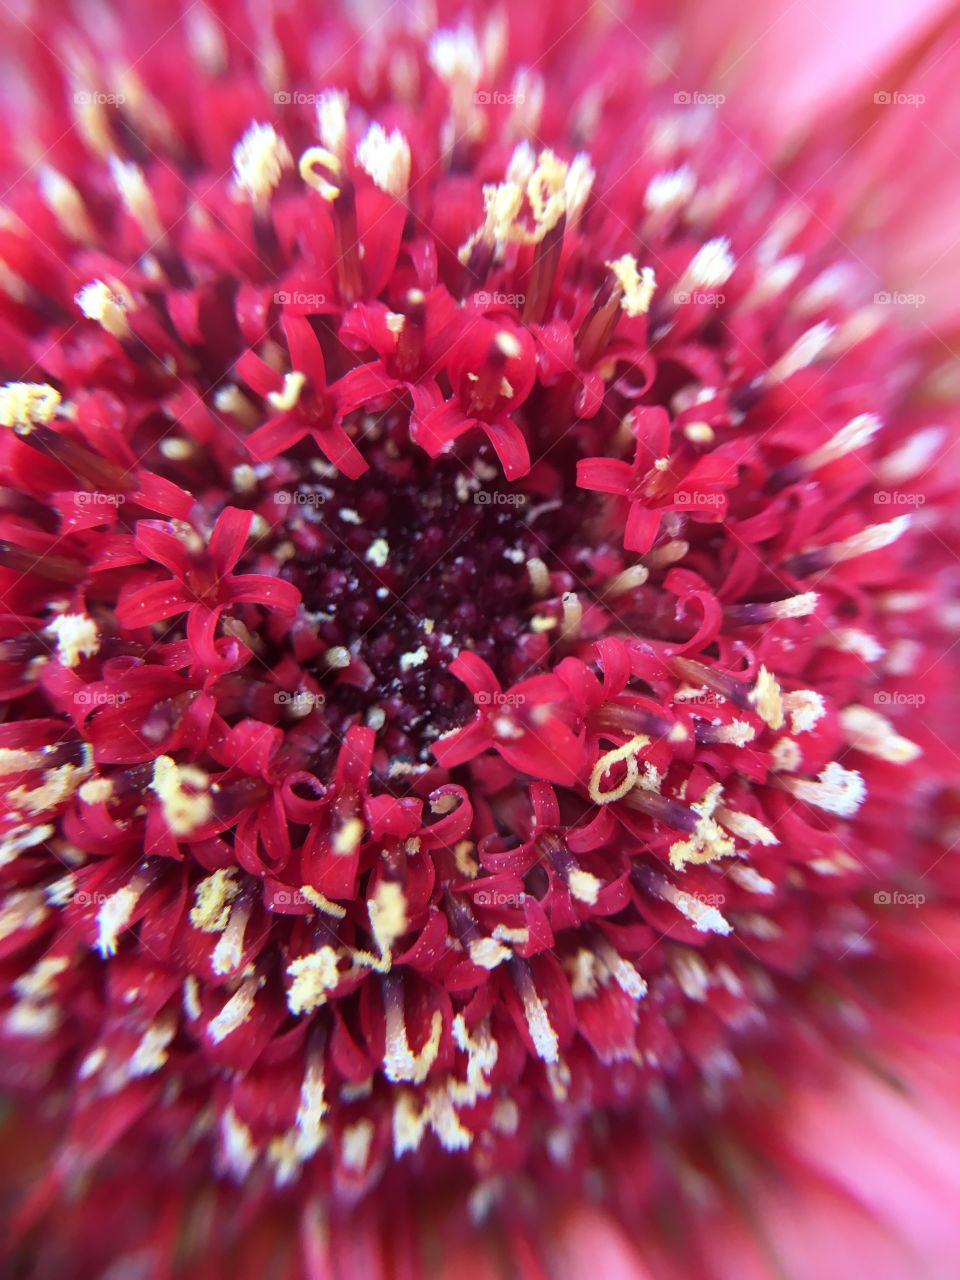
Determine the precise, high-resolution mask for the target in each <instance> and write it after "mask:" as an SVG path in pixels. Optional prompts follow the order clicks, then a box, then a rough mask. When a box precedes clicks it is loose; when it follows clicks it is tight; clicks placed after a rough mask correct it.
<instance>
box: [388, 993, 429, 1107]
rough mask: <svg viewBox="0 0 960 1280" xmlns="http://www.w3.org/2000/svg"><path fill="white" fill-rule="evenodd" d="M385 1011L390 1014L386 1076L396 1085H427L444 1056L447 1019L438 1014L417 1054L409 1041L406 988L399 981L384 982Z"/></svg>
mask: <svg viewBox="0 0 960 1280" xmlns="http://www.w3.org/2000/svg"><path fill="white" fill-rule="evenodd" d="M384 1011H385V1014H386V1049H385V1051H384V1055H383V1068H384V1074H385V1075H386V1077H387V1079H388V1080H392V1081H393V1082H394V1083H395V1084H396V1083H397V1082H398V1081H400V1080H409V1081H410V1082H411V1083H412V1084H423V1082H424V1080H426V1078H427V1076H428V1075H429V1074H430V1068H431V1067H432V1066H433V1064H434V1063H435V1062H436V1060H437V1055H438V1054H439V1052H440V1037H441V1035H442V1034H443V1015H442V1014H441V1012H440V1010H439V1009H437V1010H435V1011H434V1014H433V1017H432V1018H431V1021H430V1035H429V1036H428V1037H427V1041H426V1043H425V1044H424V1046H423V1048H422V1049H421V1050H420V1052H419V1053H414V1052H413V1051H412V1049H411V1048H410V1041H409V1040H408V1039H407V1024H406V1021H405V1018H404V1009H403V986H402V984H401V983H400V982H399V980H395V979H392V978H387V979H385V981H384Z"/></svg>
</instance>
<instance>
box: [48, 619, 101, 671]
mask: <svg viewBox="0 0 960 1280" xmlns="http://www.w3.org/2000/svg"><path fill="white" fill-rule="evenodd" d="M46 630H47V632H48V634H50V635H53V636H55V637H56V640H57V652H58V656H59V658H60V661H61V663H62V664H63V665H64V666H65V667H76V666H78V665H79V662H80V659H81V658H92V657H93V656H94V654H95V653H97V652H98V651H99V649H100V637H99V636H98V635H97V625H96V623H95V622H94V621H93V619H92V618H88V617H87V615H86V614H85V613H61V614H60V615H59V616H58V617H56V618H54V619H53V621H52V622H51V623H50V625H49V626H48V627H47V628H46Z"/></svg>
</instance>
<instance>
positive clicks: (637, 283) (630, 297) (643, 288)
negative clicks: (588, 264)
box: [605, 253, 657, 316]
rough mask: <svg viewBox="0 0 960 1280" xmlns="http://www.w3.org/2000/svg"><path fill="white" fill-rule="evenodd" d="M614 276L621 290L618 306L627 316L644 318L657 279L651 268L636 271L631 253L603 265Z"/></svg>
mask: <svg viewBox="0 0 960 1280" xmlns="http://www.w3.org/2000/svg"><path fill="white" fill-rule="evenodd" d="M605 265H606V266H608V267H609V268H610V270H611V271H612V272H613V274H614V275H615V276H616V279H617V284H618V285H619V286H620V288H621V289H622V290H623V297H622V298H621V299H620V306H621V309H622V310H623V311H625V312H626V313H627V315H628V316H645V315H646V314H647V312H648V311H649V310H650V303H651V302H652V301H653V295H654V291H655V290H656V287H657V277H656V274H655V273H654V270H653V267H644V268H643V270H642V271H640V272H638V271H637V260H636V258H635V257H634V256H633V254H632V253H625V254H624V255H623V257H621V258H617V259H615V261H613V262H607V263H606V264H605Z"/></svg>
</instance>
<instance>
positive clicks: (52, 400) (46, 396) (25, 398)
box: [0, 382, 60, 435]
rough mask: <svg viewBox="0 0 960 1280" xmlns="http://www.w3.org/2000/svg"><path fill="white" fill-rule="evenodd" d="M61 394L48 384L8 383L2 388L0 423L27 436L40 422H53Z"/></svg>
mask: <svg viewBox="0 0 960 1280" xmlns="http://www.w3.org/2000/svg"><path fill="white" fill-rule="evenodd" d="M59 407H60V392H59V391H58V390H57V389H56V387H51V386H50V385H49V383H46V382H8V383H7V384H6V385H5V386H4V387H0V423H2V424H3V426H5V427H18V428H20V429H21V434H22V435H27V434H29V432H30V431H31V430H32V428H33V426H34V425H35V424H36V423H38V422H52V421H53V419H54V418H55V417H56V414H57V409H58V408H59Z"/></svg>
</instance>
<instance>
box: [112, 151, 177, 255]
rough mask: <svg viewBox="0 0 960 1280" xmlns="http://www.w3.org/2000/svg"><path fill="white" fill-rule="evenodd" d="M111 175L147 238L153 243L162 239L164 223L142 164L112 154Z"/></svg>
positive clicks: (128, 208)
mask: <svg viewBox="0 0 960 1280" xmlns="http://www.w3.org/2000/svg"><path fill="white" fill-rule="evenodd" d="M110 176H111V177H112V178H113V181H114V185H115V186H116V188H117V191H118V193H119V195H120V199H121V200H122V201H123V203H124V205H125V206H126V208H127V210H128V212H129V213H130V215H131V216H132V217H133V219H134V221H135V222H137V223H138V224H139V226H140V229H141V231H143V233H144V235H145V236H146V237H147V239H148V240H149V241H151V243H153V244H156V243H158V242H159V241H160V240H162V239H163V238H164V234H165V233H164V229H163V224H162V223H161V221H160V215H159V213H158V212H157V206H156V203H155V202H154V199H153V196H152V195H151V193H150V188H149V187H148V186H147V181H146V178H144V176H143V170H142V169H141V168H140V166H139V165H136V164H134V163H133V162H132V161H130V162H129V163H125V162H124V161H122V160H120V159H118V158H117V157H116V156H111V157H110Z"/></svg>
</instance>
